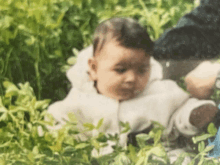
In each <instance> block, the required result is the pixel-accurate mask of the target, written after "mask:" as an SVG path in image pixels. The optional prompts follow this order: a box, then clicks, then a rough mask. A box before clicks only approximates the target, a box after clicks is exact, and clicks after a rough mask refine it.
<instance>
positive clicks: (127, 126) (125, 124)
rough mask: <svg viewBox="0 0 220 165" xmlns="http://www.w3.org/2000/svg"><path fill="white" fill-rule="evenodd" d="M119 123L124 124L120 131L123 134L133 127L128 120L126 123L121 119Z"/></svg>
mask: <svg viewBox="0 0 220 165" xmlns="http://www.w3.org/2000/svg"><path fill="white" fill-rule="evenodd" d="M119 125H120V126H122V130H121V132H120V133H121V134H123V133H127V132H128V131H129V130H130V129H131V127H130V124H129V123H128V122H125V123H124V122H122V121H120V122H119Z"/></svg>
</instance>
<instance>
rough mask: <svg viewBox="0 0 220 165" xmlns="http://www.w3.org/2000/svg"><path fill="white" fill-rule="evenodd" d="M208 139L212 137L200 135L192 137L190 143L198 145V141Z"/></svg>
mask: <svg viewBox="0 0 220 165" xmlns="http://www.w3.org/2000/svg"><path fill="white" fill-rule="evenodd" d="M210 137H213V135H211V134H203V135H200V136H196V137H193V138H192V141H193V143H195V144H196V143H198V142H200V141H203V140H207V139H208V138H210Z"/></svg>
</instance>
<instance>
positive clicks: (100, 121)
mask: <svg viewBox="0 0 220 165" xmlns="http://www.w3.org/2000/svg"><path fill="white" fill-rule="evenodd" d="M103 121H104V119H103V118H102V119H100V120H99V122H98V124H97V126H96V129H97V130H98V129H99V128H100V127H101V126H102V124H103Z"/></svg>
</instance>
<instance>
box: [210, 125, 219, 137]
mask: <svg viewBox="0 0 220 165" xmlns="http://www.w3.org/2000/svg"><path fill="white" fill-rule="evenodd" d="M217 131H218V130H217V128H216V127H215V125H214V123H210V124H209V126H208V133H210V134H212V135H213V136H215V135H216V133H217Z"/></svg>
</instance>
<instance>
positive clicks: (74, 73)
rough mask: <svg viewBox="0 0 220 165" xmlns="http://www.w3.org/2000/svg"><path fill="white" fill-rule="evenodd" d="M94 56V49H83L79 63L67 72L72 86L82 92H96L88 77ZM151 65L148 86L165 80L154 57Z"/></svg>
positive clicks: (90, 47)
mask: <svg viewBox="0 0 220 165" xmlns="http://www.w3.org/2000/svg"><path fill="white" fill-rule="evenodd" d="M92 56H93V47H92V46H89V47H87V48H85V49H83V50H82V51H81V52H80V53H79V54H78V57H77V62H76V64H75V65H74V66H72V67H71V68H70V69H69V70H68V71H67V78H68V79H69V81H70V82H71V85H72V86H73V87H75V88H78V89H79V90H81V91H84V92H89V93H91V92H94V91H96V90H95V88H94V87H93V81H91V80H90V79H89V75H88V70H89V66H88V59H89V58H90V57H92ZM150 65H151V73H150V79H149V82H148V84H150V83H151V82H153V81H155V80H160V79H162V78H163V75H162V73H163V72H162V66H161V65H160V64H159V62H157V61H156V60H154V58H153V57H151V59H150Z"/></svg>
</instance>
